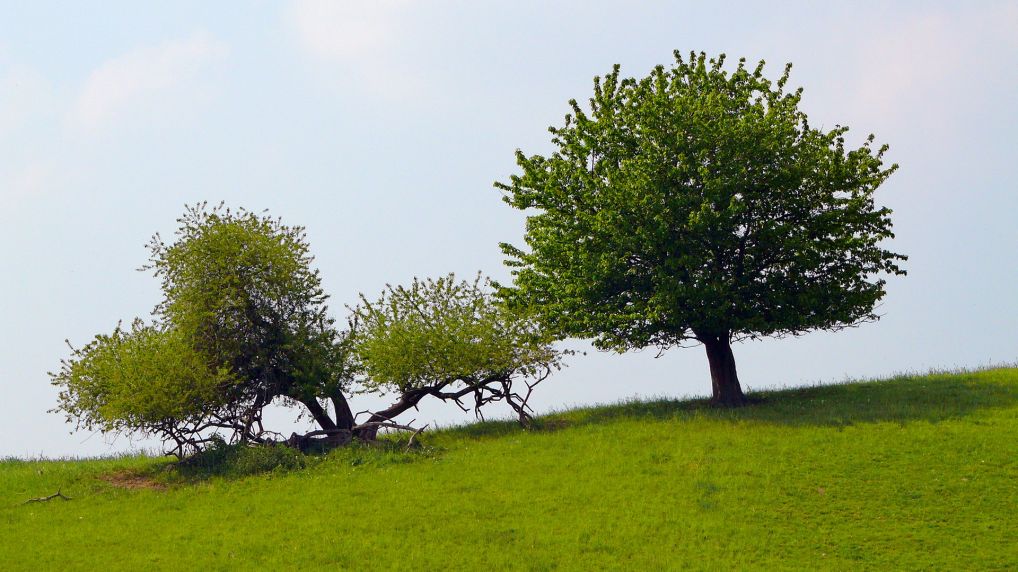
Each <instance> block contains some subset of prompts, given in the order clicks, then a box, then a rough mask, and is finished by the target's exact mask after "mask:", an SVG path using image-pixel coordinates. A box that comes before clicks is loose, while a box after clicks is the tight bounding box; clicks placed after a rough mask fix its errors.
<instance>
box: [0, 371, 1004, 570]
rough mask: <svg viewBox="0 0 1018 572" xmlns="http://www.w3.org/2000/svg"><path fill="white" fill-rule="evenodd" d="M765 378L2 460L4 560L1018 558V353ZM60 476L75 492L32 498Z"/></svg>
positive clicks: (831, 562)
mask: <svg viewBox="0 0 1018 572" xmlns="http://www.w3.org/2000/svg"><path fill="white" fill-rule="evenodd" d="M752 397H753V398H755V399H757V400H758V403H756V404H754V405H752V406H750V407H746V408H742V409H738V410H717V409H712V408H709V407H707V406H706V405H705V404H704V403H702V402H697V401H656V402H649V403H625V404H621V405H614V406H606V407H597V408H591V409H582V410H574V411H567V412H563V413H560V414H555V415H551V416H548V417H545V418H542V419H541V428H540V429H538V430H535V431H529V432H524V431H521V430H519V429H517V428H515V427H514V426H512V425H511V424H505V423H485V424H477V425H470V426H466V427H462V428H456V429H451V430H447V431H442V432H436V433H432V434H430V435H429V434H427V433H425V434H423V435H422V436H421V437H422V441H423V447H420V448H416V449H413V450H411V451H410V452H403V448H402V447H396V446H393V447H388V448H365V447H360V448H353V449H344V450H339V451H335V452H333V453H331V454H329V455H327V456H325V457H324V458H320V459H314V460H312V461H311V462H310V466H308V467H307V468H305V469H303V470H291V471H285V470H282V469H279V470H276V471H273V472H270V473H266V474H260V475H256V476H249V477H244V478H228V477H211V478H207V479H202V480H194V478H193V477H192V478H191V479H190V480H189V479H186V478H184V477H182V476H180V475H179V474H178V472H175V471H174V470H172V469H170V468H168V467H169V465H168V462H167V461H166V460H165V459H151V458H138V457H133V458H118V459H100V460H86V461H18V460H7V461H3V462H0V568H2V569H4V570H39V569H61V570H78V569H87V570H120V569H124V570H153V569H188V570H229V569H274V570H292V569H333V570H336V569H350V570H380V569H394V570H432V569H434V570H438V569H448V568H451V569H472V570H481V569H510V570H598V569H619V570H663V569H693V570H698V569H707V570H751V569H759V570H774V569H835V570H866V569H872V570H890V569H895V570H898V569H901V570H920V569H923V570H925V569H937V570H1005V569H1016V568H1018V369H996V370H988V371H980V372H973V373H956V374H936V375H929V376H915V377H897V378H894V379H890V380H885V381H875V382H865V383H852V384H844V385H836V386H825V387H816V388H808V389H795V390H787V391H776V392H765V393H756V394H753V395H752ZM110 481H113V482H110ZM57 489H60V490H61V491H62V492H63V493H64V494H65V495H67V496H69V497H71V498H72V499H73V500H70V501H62V500H60V499H54V500H51V501H49V502H44V503H28V504H24V501H25V500H26V499H28V498H30V497H39V496H45V495H49V494H52V493H54V492H56V491H57Z"/></svg>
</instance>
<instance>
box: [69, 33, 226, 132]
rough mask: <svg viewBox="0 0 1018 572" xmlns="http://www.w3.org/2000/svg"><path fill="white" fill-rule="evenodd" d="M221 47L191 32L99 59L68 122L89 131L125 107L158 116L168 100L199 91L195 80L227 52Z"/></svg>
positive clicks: (198, 80)
mask: <svg viewBox="0 0 1018 572" xmlns="http://www.w3.org/2000/svg"><path fill="white" fill-rule="evenodd" d="M227 51H228V50H227V47H226V45H225V44H224V43H223V42H221V41H219V40H217V39H215V38H213V37H211V36H209V35H208V34H203V33H200V34H196V35H194V36H191V37H190V38H186V39H180V40H173V41H169V42H166V43H164V44H161V45H159V46H155V47H145V48H139V49H136V50H134V51H131V52H128V53H126V54H123V55H121V56H118V57H115V58H113V59H110V60H108V61H106V62H104V63H103V64H102V65H100V66H99V67H98V68H96V69H95V70H93V71H92V73H91V74H90V75H89V77H88V79H87V80H86V82H85V85H84V87H83V89H82V90H81V94H80V95H79V96H78V100H77V102H76V104H75V106H74V110H73V113H72V118H73V121H74V123H75V124H76V125H77V126H79V127H83V128H86V129H94V128H96V127H99V126H101V125H103V124H105V123H108V122H109V121H111V120H113V119H114V118H116V117H118V116H120V115H122V114H123V113H124V112H127V111H131V112H134V111H138V110H142V111H144V112H147V113H149V114H163V113H164V112H165V108H166V107H167V106H168V105H170V102H171V101H176V100H178V99H179V98H174V97H170V96H171V95H181V96H184V98H183V100H184V101H185V102H186V100H187V97H186V95H187V92H189V91H191V92H194V91H200V88H201V84H200V78H201V74H202V72H203V71H205V70H206V69H207V68H208V67H209V66H210V65H211V64H213V63H215V62H217V61H220V60H222V59H223V58H225V57H226V54H227Z"/></svg>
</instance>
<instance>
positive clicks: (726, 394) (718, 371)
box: [699, 334, 746, 407]
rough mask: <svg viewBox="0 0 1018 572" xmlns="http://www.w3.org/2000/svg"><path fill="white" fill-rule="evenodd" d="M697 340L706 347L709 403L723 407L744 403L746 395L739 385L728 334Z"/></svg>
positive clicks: (703, 337) (702, 337)
mask: <svg viewBox="0 0 1018 572" xmlns="http://www.w3.org/2000/svg"><path fill="white" fill-rule="evenodd" d="M699 340H700V341H701V342H703V345H704V347H705V348H706V349H707V361H708V362H709V363H710V379H711V389H712V393H711V400H710V401H711V403H713V404H715V405H723V406H725V407H737V406H739V405H745V404H746V396H745V395H744V394H743V393H742V386H741V385H739V375H738V373H736V371H735V355H733V354H732V344H731V342H730V341H729V339H728V335H727V334H724V335H721V336H701V337H700V338H699Z"/></svg>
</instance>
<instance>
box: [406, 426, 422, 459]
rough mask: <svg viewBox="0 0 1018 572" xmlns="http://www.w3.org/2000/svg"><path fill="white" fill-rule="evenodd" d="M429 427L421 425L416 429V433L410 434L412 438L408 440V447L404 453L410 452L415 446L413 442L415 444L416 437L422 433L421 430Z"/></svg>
mask: <svg viewBox="0 0 1018 572" xmlns="http://www.w3.org/2000/svg"><path fill="white" fill-rule="evenodd" d="M427 428H428V426H427V425H425V426H424V427H421V428H420V429H418V430H416V431H414V434H413V435H411V436H410V440H408V441H407V442H406V449H404V450H403V452H404V453H409V452H410V447H411V446H413V444H414V437H416V436H417V435H419V434H420V433H421V431H424V430H425V429H427Z"/></svg>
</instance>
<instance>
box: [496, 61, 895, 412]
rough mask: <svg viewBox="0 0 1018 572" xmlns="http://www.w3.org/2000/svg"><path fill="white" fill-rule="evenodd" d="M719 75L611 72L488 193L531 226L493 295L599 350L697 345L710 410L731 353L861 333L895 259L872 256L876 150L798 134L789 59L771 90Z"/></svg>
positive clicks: (745, 72)
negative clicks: (748, 345)
mask: <svg viewBox="0 0 1018 572" xmlns="http://www.w3.org/2000/svg"><path fill="white" fill-rule="evenodd" d="M724 62H725V56H724V55H721V56H719V57H717V58H711V59H708V58H707V56H706V55H705V54H703V53H700V54H695V53H694V54H690V57H689V59H688V60H687V59H684V58H683V57H682V55H681V54H679V53H678V52H676V53H675V64H674V65H673V66H671V67H670V68H666V67H664V66H658V67H656V68H654V70H653V71H652V72H651V73H650V75H649V76H647V77H645V78H643V79H633V78H624V79H623V78H621V77H620V72H619V66H617V65H616V66H615V67H614V68H613V70H612V72H611V73H609V74H607V75H606V76H605V77H604V78H595V79H594V95H593V97H592V98H591V99H590V105H589V109H583V108H582V107H581V106H580V105H579V104H578V103H577V102H576V101H575V100H572V101H570V105H571V107H572V112H571V113H570V114H568V115H566V117H565V124H564V125H563V126H562V127H558V128H555V127H552V128H550V129H549V130H550V131H551V133H552V135H553V137H552V143H553V144H554V147H555V149H554V152H553V153H552V154H551V155H549V156H547V157H546V156H542V155H530V156H528V155H525V154H524V153H522V152H521V151H517V155H516V156H517V163H518V165H519V167H520V169H521V170H522V173H521V174H519V175H514V176H512V177H511V178H510V180H509V182H508V183H496V184H495V186H496V187H497V188H499V189H501V190H502V191H503V192H504V193H505V196H504V200H505V201H506V202H507V203H508V204H510V205H512V206H513V207H515V208H518V209H521V210H525V211H527V212H528V213H530V214H529V216H528V218H527V226H526V234H525V237H524V240H525V241H526V244H527V246H528V247H529V248H528V249H524V248H519V247H516V246H513V245H510V244H502V245H501V246H502V250H503V252H504V253H505V254H506V256H507V257H508V259H507V261H506V264H507V265H509V266H510V267H512V268H513V274H514V284H513V285H512V286H511V287H504V288H503V289H502V291H501V292H502V295H503V296H504V297H505V298H507V299H508V300H510V301H512V302H513V303H516V304H521V305H528V306H533V307H535V308H538V309H539V312H540V314H541V316H542V319H543V320H544V322H545V323H546V324H547V325H548V326H550V327H551V328H552V329H553V330H554V331H557V332H559V333H560V334H561V335H563V336H578V337H584V338H593V340H594V344H595V345H596V346H598V347H600V348H602V349H612V350H617V351H625V350H629V349H637V348H644V347H648V346H656V347H658V348H661V349H666V348H670V347H674V346H680V345H682V344H684V343H688V342H694V343H695V342H699V343H702V344H703V345H704V346H705V348H706V352H707V357H708V361H709V365H710V373H711V379H712V388H713V392H712V401H713V402H715V403H717V404H722V405H739V404H742V403H744V402H745V396H744V395H743V392H742V388H741V386H740V383H739V379H738V376H737V373H736V368H735V360H734V357H733V354H732V349H731V343H732V342H733V341H737V340H742V339H747V338H758V337H764V336H783V335H798V334H802V333H805V332H808V331H811V330H837V329H840V328H844V327H848V326H854V325H857V324H860V323H862V322H867V321H871V320H875V319H877V318H878V316H877V314H876V313H875V312H874V308H875V306H876V304H877V302H878V301H879V300H880V299H881V298H883V296H884V294H885V289H884V286H885V281H884V279H883V276H886V275H903V274H905V271H904V270H903V269H901V268H900V267H899V266H898V263H899V262H900V261H904V260H905V259H906V257H905V256H903V255H900V254H896V253H894V252H890V251H888V250H885V249H884V248H882V247H881V241H883V240H884V239H888V238H892V237H893V236H894V235H893V233H892V232H891V219H890V214H891V211H890V210H889V209H887V208H884V207H879V206H877V205H876V204H875V203H874V199H873V194H874V192H875V191H876V189H877V188H878V187H879V186H880V185H881V184H882V183H883V182H884V181H885V180H886V179H887V178H888V177H889V176H890V175H891V174H892V173H893V172H894V171H895V170H896V169H897V165H890V166H889V167H885V166H884V164H883V155H884V153H885V152H886V150H887V146H886V145H883V146H880V147H879V148H876V149H874V148H873V141H874V137H873V136H872V135H870V136H869V137H868V138H866V140H865V142H864V143H863V144H862V146H861V147H858V148H855V149H851V148H847V147H846V143H845V138H844V136H845V133H846V132H847V131H848V128H847V127H843V126H835V127H834V128H833V129H831V130H828V131H825V130H823V129H817V128H814V127H812V126H811V125H810V124H809V122H808V120H807V117H806V114H805V113H803V112H802V111H801V110H800V109H799V103H800V99H801V96H802V89H801V88H800V89H798V90H795V91H786V90H785V85H786V83H787V81H788V77H789V72H790V70H791V65H790V64H789V65H787V66H786V67H785V70H784V73H783V74H782V75H781V77H780V78H779V79H778V80H777V82H771V81H770V80H768V79H767V78H766V77H764V74H763V71H764V62H762V61H761V62H760V63H759V64H758V65H757V66H756V67H755V69H750V68H747V67H746V65H745V60H744V59H742V60H740V61H739V63H738V66H737V67H736V69H735V70H734V71H728V70H726V69H725V67H724Z"/></svg>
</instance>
